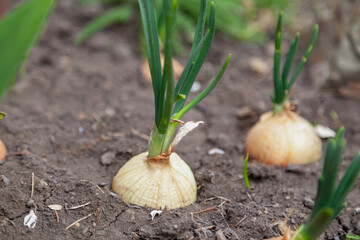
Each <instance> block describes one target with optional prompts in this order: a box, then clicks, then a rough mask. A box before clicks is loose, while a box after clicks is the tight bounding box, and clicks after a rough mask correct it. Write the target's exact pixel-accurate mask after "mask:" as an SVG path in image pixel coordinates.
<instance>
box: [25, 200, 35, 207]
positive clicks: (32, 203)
mask: <svg viewBox="0 0 360 240" xmlns="http://www.w3.org/2000/svg"><path fill="white" fill-rule="evenodd" d="M33 206H34V200H32V199H30V200H29V201H27V203H26V207H28V208H31V207H33Z"/></svg>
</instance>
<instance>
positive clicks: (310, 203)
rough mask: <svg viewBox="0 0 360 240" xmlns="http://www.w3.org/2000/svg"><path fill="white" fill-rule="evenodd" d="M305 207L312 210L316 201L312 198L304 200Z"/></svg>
mask: <svg viewBox="0 0 360 240" xmlns="http://www.w3.org/2000/svg"><path fill="white" fill-rule="evenodd" d="M304 206H305V207H307V208H310V209H312V208H313V207H314V201H313V200H312V199H311V198H308V197H306V198H305V199H304Z"/></svg>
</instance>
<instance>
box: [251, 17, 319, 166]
mask: <svg viewBox="0 0 360 240" xmlns="http://www.w3.org/2000/svg"><path fill="white" fill-rule="evenodd" d="M282 18H283V12H280V13H279V17H278V23H277V30H276V36H275V53H274V69H273V83H274V89H275V94H274V95H271V100H272V102H273V110H272V112H267V113H265V114H263V115H262V116H261V118H260V121H259V122H257V123H256V124H255V125H254V126H253V127H252V128H251V129H250V131H249V133H248V135H247V138H246V151H247V152H248V153H249V154H250V155H251V156H253V157H254V158H255V159H256V160H258V161H260V162H263V163H268V164H278V165H283V166H286V165H287V164H288V163H292V164H306V163H310V162H314V161H317V160H319V159H320V157H321V151H322V144H321V140H320V138H319V137H318V136H317V135H316V132H315V130H314V128H313V126H312V125H311V124H310V123H309V122H308V121H307V120H305V119H304V118H302V117H301V116H299V115H298V113H296V112H294V111H292V110H293V108H292V106H291V104H290V101H289V92H290V89H291V87H292V86H293V84H294V83H295V80H296V78H297V77H298V75H299V73H300V71H301V69H302V68H303V67H304V64H305V63H306V61H307V59H308V57H309V55H310V53H311V51H312V49H313V48H314V45H315V42H316V39H317V35H318V31H319V27H318V25H315V26H314V30H313V34H312V38H311V41H310V44H309V46H308V47H307V50H306V52H305V54H304V55H303V56H302V58H301V60H300V63H299V64H298V65H297V67H296V68H295V70H294V71H293V73H292V75H290V72H291V68H292V66H293V62H294V59H295V55H296V52H297V49H298V45H299V33H298V34H296V36H295V38H294V39H293V40H292V42H291V45H290V49H289V51H288V53H287V55H286V59H285V63H284V66H283V70H282V72H281V73H280V67H281V40H282Z"/></svg>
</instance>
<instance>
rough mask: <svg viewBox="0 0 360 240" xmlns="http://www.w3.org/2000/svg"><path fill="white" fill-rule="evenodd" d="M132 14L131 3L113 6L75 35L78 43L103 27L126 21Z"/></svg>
mask: <svg viewBox="0 0 360 240" xmlns="http://www.w3.org/2000/svg"><path fill="white" fill-rule="evenodd" d="M131 14H132V7H131V5H127V4H123V5H121V6H119V7H116V8H113V9H111V10H109V11H107V12H105V13H104V14H102V15H100V16H98V17H96V18H95V19H93V20H92V21H91V22H90V23H88V24H87V25H86V26H85V27H84V28H83V29H82V30H81V32H80V33H78V34H77V35H76V37H75V43H76V44H82V43H83V42H84V41H85V40H86V39H88V38H89V37H91V36H92V35H93V34H94V33H96V32H98V31H100V30H101V29H103V28H105V27H107V26H109V25H111V24H114V23H122V22H126V21H128V20H129V19H130V17H131Z"/></svg>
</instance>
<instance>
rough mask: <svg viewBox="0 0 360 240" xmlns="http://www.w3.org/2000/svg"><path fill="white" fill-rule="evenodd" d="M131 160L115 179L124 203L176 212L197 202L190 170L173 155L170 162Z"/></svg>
mask: <svg viewBox="0 0 360 240" xmlns="http://www.w3.org/2000/svg"><path fill="white" fill-rule="evenodd" d="M147 156H148V153H147V152H144V153H141V154H139V155H136V156H134V157H133V158H131V159H130V160H129V161H128V162H127V163H126V164H125V165H124V166H123V167H122V168H121V169H120V170H119V172H118V173H117V175H116V176H115V177H114V179H113V183H112V189H113V191H114V192H116V193H117V194H119V195H120V196H121V198H122V200H123V201H124V202H127V203H132V204H136V205H139V206H144V207H145V206H146V207H151V208H154V209H164V208H165V207H166V208H168V209H175V208H180V207H185V206H187V205H190V204H192V203H194V202H195V201H196V191H197V188H196V181H195V178H194V175H193V173H192V171H191V169H190V167H189V166H188V165H187V164H186V163H185V162H184V161H183V160H182V159H181V158H180V157H179V155H177V154H176V153H174V152H173V153H171V155H170V157H169V159H168V160H154V159H148V157H147Z"/></svg>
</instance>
